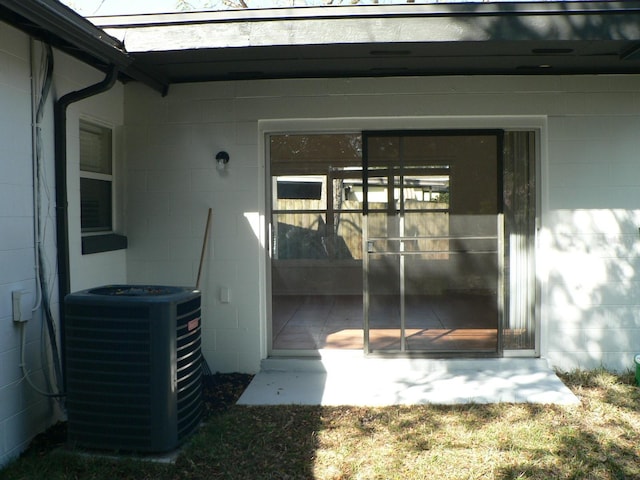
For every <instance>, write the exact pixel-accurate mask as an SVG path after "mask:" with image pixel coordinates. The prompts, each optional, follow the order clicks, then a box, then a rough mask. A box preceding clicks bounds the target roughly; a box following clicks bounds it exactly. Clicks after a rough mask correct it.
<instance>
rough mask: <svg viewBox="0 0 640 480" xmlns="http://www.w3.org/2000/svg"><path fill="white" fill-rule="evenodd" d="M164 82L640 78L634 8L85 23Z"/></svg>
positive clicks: (404, 10) (249, 13)
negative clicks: (102, 32)
mask: <svg viewBox="0 0 640 480" xmlns="http://www.w3.org/2000/svg"><path fill="white" fill-rule="evenodd" d="M92 21H94V22H95V24H96V25H98V26H100V27H101V28H104V29H105V31H107V32H108V33H109V34H111V35H112V36H114V37H116V38H119V39H121V40H122V41H123V42H124V43H125V45H126V48H127V51H129V52H130V53H131V54H132V55H134V56H135V57H136V58H137V59H139V60H140V61H141V62H143V63H145V64H148V65H153V67H154V68H156V69H158V70H159V71H161V72H162V73H163V74H164V75H166V76H167V77H168V78H169V79H170V81H171V82H172V83H178V82H197V81H210V80H237V79H254V78H308V77H347V76H349V77H362V76H397V75H483V74H501V75H504V74H506V75H522V74H527V75H530V74H562V75H566V74H635V73H640V2H639V1H624V2H611V1H609V2H602V1H601V2H593V1H578V2H549V1H542V2H493V3H492V2H482V3H478V2H475V3H464V4H463V3H449V4H446V3H433V4H419V5H418V4H410V5H407V4H404V5H377V6H352V7H333V8H328V7H316V8H289V9H269V10H241V11H236V12H198V13H179V14H166V15H133V16H124V17H122V16H121V17H100V18H93V19H92Z"/></svg>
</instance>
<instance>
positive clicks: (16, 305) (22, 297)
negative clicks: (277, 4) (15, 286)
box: [11, 290, 33, 322]
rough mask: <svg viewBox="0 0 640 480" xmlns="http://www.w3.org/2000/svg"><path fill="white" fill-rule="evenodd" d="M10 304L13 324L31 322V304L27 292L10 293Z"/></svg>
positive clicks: (29, 295) (29, 293)
mask: <svg viewBox="0 0 640 480" xmlns="http://www.w3.org/2000/svg"><path fill="white" fill-rule="evenodd" d="M11 303H12V305H13V321H14V322H27V321H29V320H31V316H32V313H31V309H32V304H33V299H32V298H31V292H29V291H27V290H15V291H13V292H11Z"/></svg>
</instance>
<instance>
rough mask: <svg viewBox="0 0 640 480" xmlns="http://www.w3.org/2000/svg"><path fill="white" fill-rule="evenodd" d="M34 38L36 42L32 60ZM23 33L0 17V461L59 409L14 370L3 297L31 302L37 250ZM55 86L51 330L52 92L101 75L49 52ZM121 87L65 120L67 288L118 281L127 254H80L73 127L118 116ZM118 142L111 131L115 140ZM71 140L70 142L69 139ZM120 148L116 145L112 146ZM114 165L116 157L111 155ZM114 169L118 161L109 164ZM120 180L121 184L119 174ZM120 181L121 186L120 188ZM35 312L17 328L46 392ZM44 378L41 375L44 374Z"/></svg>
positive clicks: (46, 204)
mask: <svg viewBox="0 0 640 480" xmlns="http://www.w3.org/2000/svg"><path fill="white" fill-rule="evenodd" d="M39 48H40V47H39V44H37V43H36V44H35V45H34V51H35V53H36V55H37V56H38V62H36V63H39V52H40V50H39ZM29 49H30V39H29V37H28V36H26V35H24V34H23V33H21V32H20V31H18V30H16V29H14V28H13V27H10V26H8V25H7V24H4V23H0V127H2V128H0V146H1V148H0V171H1V172H2V175H0V465H3V464H4V463H6V462H7V461H9V460H10V459H11V458H14V457H15V456H17V455H18V454H20V452H22V450H24V448H26V446H27V445H28V444H29V442H30V440H31V439H32V438H33V436H34V435H36V434H37V433H39V432H41V431H42V430H44V429H45V428H46V427H47V426H49V425H51V424H52V423H54V422H55V421H57V420H58V419H60V418H62V412H61V411H60V408H59V407H58V405H57V404H56V403H55V402H53V401H52V400H50V399H48V398H46V397H44V396H42V395H40V394H38V393H36V392H35V391H34V390H33V389H32V388H31V387H30V386H29V385H28V383H27V382H26V380H25V379H24V378H23V375H22V372H21V371H20V367H19V365H20V343H21V341H20V338H21V334H20V327H19V326H18V325H17V324H14V322H13V320H12V302H11V293H12V292H13V291H15V290H26V291H28V292H29V293H30V294H31V295H32V298H33V299H34V300H35V292H36V278H35V253H34V233H33V228H34V227H33V219H34V206H33V174H32V135H31V123H32V119H31V80H30V75H31V72H30V59H29ZM54 64H55V68H54V83H53V85H52V89H51V94H50V97H49V101H48V102H47V104H46V107H45V113H44V118H43V120H42V124H41V138H42V152H43V159H44V160H43V161H44V168H43V170H42V172H43V183H44V184H45V185H46V188H45V189H43V191H42V198H43V203H42V205H43V207H42V208H43V214H42V217H43V221H44V227H43V233H44V236H43V238H42V239H41V241H42V245H43V247H44V250H45V252H46V261H45V268H46V272H47V278H48V281H49V289H50V291H51V292H52V293H53V298H51V311H52V313H53V315H54V319H55V321H56V325H57V326H58V323H57V322H58V311H59V301H58V298H57V293H58V286H57V276H56V231H55V181H54V172H55V169H54V154H53V145H54V140H53V102H54V98H59V97H60V96H62V95H64V94H66V93H68V92H70V91H73V90H78V89H81V88H84V87H86V86H88V85H91V84H93V83H96V82H98V81H100V80H102V79H103V78H104V74H102V73H101V72H98V71H96V70H94V69H92V68H90V67H87V66H85V65H83V64H82V63H80V62H78V61H76V60H74V59H72V58H71V57H68V56H67V55H64V54H61V53H60V52H55V62H54ZM122 101H123V88H122V85H120V84H117V85H116V86H115V87H114V89H113V90H112V91H110V92H109V93H107V94H104V95H102V96H99V97H95V98H92V99H88V100H85V101H83V102H80V103H78V104H74V105H73V106H72V107H71V108H70V109H69V111H68V120H69V136H68V144H69V164H68V173H69V176H68V179H69V186H70V191H69V205H70V207H69V223H70V231H69V236H70V239H71V242H70V250H71V252H70V253H71V255H70V256H71V259H70V260H71V261H70V263H71V285H72V290H78V289H82V288H88V287H91V286H95V285H101V284H106V283H116V282H125V281H126V251H118V252H111V253H105V254H96V255H85V256H83V255H82V254H81V247H80V245H81V237H80V213H79V212H80V207H79V176H78V175H79V174H78V168H79V167H78V165H79V162H78V145H77V143H78V142H77V138H78V134H77V128H78V119H79V118H80V116H81V115H82V116H88V117H89V118H94V119H97V120H99V121H102V122H107V123H108V124H110V125H113V126H114V128H116V129H117V130H118V131H120V130H121V127H122V122H123V104H122ZM116 138H118V137H116ZM74 139H75V141H74ZM119 148H120V145H117V150H118V149H119ZM117 158H118V161H119V162H120V161H121V160H122V155H121V154H119V153H118V157H117ZM117 168H118V170H117V172H118V173H122V172H123V169H122V165H121V164H119V165H117ZM118 180H121V179H120V178H118ZM123 184H124V181H121V183H120V188H121V189H122V190H123V189H124V185H123ZM119 208H120V211H119V220H120V222H121V223H120V225H119V228H121V229H122V230H121V231H123V232H124V230H123V227H122V226H123V224H124V214H123V212H124V204H120V205H119ZM42 325H43V319H42V309H41V308H40V309H39V310H37V311H36V312H35V313H34V315H33V318H32V320H30V321H29V322H28V323H27V324H25V329H26V332H25V334H26V337H25V338H26V342H25V346H26V348H25V363H26V365H27V367H28V369H29V370H30V371H31V375H30V376H31V378H32V379H33V381H34V383H35V384H36V385H38V386H39V387H40V388H42V389H44V390H48V389H49V388H50V386H51V385H49V384H48V377H50V371H51V365H50V358H51V352H50V350H49V349H48V348H47V347H45V348H44V350H43V348H42V345H46V342H43V341H42V335H43V331H44V330H45V328H43V327H42ZM45 374H47V378H45Z"/></svg>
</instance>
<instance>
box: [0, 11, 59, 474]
mask: <svg viewBox="0 0 640 480" xmlns="http://www.w3.org/2000/svg"><path fill="white" fill-rule="evenodd" d="M30 96H31V93H30V68H29V39H28V37H27V36H25V35H23V34H22V33H20V32H19V31H17V30H15V29H14V28H12V27H9V26H8V25H6V24H4V23H1V22H0V171H1V172H2V175H0V465H3V464H4V463H6V462H7V461H9V460H10V459H11V458H14V457H15V456H17V455H18V454H19V453H20V452H21V451H22V450H23V449H24V448H25V447H26V446H27V445H28V443H29V441H30V440H31V438H32V437H33V436H34V435H35V434H37V433H38V432H40V431H42V430H43V429H44V428H46V427H47V426H48V425H50V424H51V423H52V422H53V421H55V419H56V415H57V411H56V409H55V408H54V404H53V402H52V401H50V400H49V399H47V398H45V397H43V396H40V395H39V394H37V393H35V392H34V391H33V390H32V389H31V388H30V387H29V385H28V384H27V382H26V381H25V380H24V378H23V375H22V372H21V370H20V344H21V327H20V326H18V325H17V324H15V323H14V322H13V309H12V292H13V291H16V290H25V291H27V292H29V295H30V298H31V300H32V302H35V298H36V296H35V294H36V279H35V263H34V262H35V257H34V234H33V218H34V209H33V189H32V186H33V180H32V147H31V100H30V98H31V97H30ZM45 128H46V126H45ZM49 147H50V144H49ZM45 148H47V147H46V146H45ZM48 153H49V162H50V163H48V166H47V168H49V170H50V171H51V174H53V173H52V172H53V169H52V168H51V167H52V163H51V155H50V153H51V150H49V152H48ZM49 235H50V237H49V238H45V241H44V245H45V249H46V250H47V251H48V252H53V255H54V257H55V250H52V249H51V246H52V243H51V240H52V239H53V238H55V230H50V231H49ZM53 265H55V261H54V262H53ZM54 273H55V271H54ZM54 286H55V283H54ZM32 302H30V305H33V303H32ZM56 305H57V301H56ZM54 308H56V307H55V305H54ZM41 323H42V312H41V310H40V311H36V312H35V313H34V315H33V318H32V320H30V321H29V322H28V323H27V324H25V325H24V327H23V328H24V329H25V330H26V331H25V335H26V336H25V339H26V341H25V361H26V365H27V368H28V369H29V370H30V371H31V372H32V378H33V380H34V382H35V383H36V384H38V385H41V386H43V387H44V386H45V385H46V383H45V379H44V376H43V375H44V371H48V361H47V358H48V354H47V352H46V351H45V352H44V353H43V352H42V351H41V349H40V347H41V343H42V342H41V335H42V329H41ZM43 359H44V360H43Z"/></svg>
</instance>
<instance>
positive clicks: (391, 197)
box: [363, 132, 501, 354]
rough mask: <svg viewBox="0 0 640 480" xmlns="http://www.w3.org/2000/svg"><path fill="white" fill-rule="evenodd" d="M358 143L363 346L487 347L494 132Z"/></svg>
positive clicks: (379, 137) (495, 313)
mask: <svg viewBox="0 0 640 480" xmlns="http://www.w3.org/2000/svg"><path fill="white" fill-rule="evenodd" d="M363 141H364V152H365V169H366V170H365V175H364V176H365V182H364V185H365V190H366V189H367V187H368V188H369V192H370V193H369V194H368V195H366V199H367V200H368V202H365V205H364V214H365V216H366V220H365V222H364V225H365V226H366V233H365V243H366V248H365V251H366V254H365V255H366V256H365V259H364V260H365V262H364V268H365V273H364V286H365V349H366V350H367V351H368V352H409V353H410V352H433V353H447V352H451V353H454V352H478V353H488V354H497V352H498V324H499V321H498V319H499V305H500V302H499V299H500V292H501V288H500V285H501V277H500V271H501V269H500V260H499V259H500V251H501V247H500V235H499V231H500V230H499V229H500V218H501V216H500V213H501V212H500V208H501V201H500V195H499V192H500V188H501V185H500V182H499V179H498V172H499V168H498V166H499V152H500V151H501V150H500V149H501V146H500V135H499V132H491V133H487V132H483V133H482V134H480V133H477V134H476V133H470V134H464V135H463V134H459V133H452V134H449V135H443V134H438V133H436V134H429V133H428V132H419V133H413V132H409V133H401V134H393V133H390V134H385V133H383V134H379V133H370V134H365V136H364V139H363Z"/></svg>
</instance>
